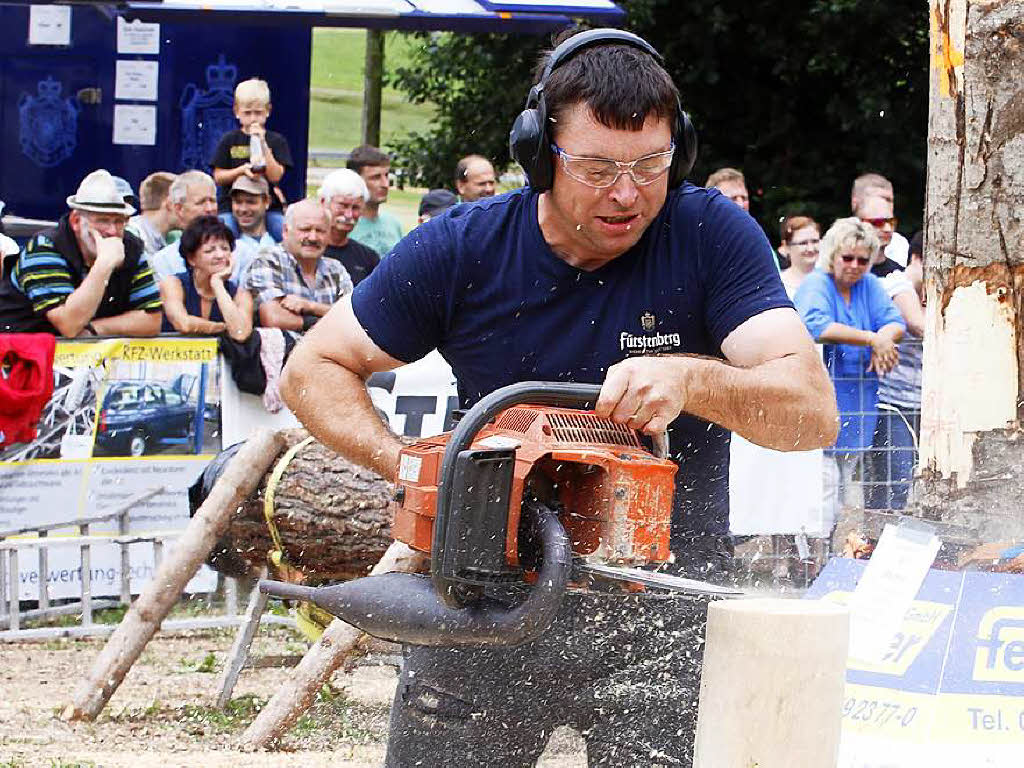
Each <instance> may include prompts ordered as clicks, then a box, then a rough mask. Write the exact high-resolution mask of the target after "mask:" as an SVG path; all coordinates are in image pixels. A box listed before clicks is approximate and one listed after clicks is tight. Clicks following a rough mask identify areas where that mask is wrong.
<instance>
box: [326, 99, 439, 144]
mask: <svg viewBox="0 0 1024 768" xmlns="http://www.w3.org/2000/svg"><path fill="white" fill-rule="evenodd" d="M362 109H363V92H362V90H359V91H357V92H346V93H332V94H330V95H329V96H322V95H319V94H317V93H314V94H313V96H312V98H311V99H310V104H309V146H310V147H312V148H327V149H343V150H349V149H352V148H353V147H355V146H358V145H359V143H360V140H361V133H360V131H361V126H362ZM433 119H434V109H433V107H430V106H424V105H422V104H410V103H408V102H406V101H404V100H403V99H402V97H401V96H397V95H389V94H387V93H385V94H384V97H383V101H382V103H381V116H380V137H381V143H382V144H384V145H385V146H386V145H388V144H390V143H391V142H392V141H394V140H395V139H397V138H398V137H400V136H404V135H406V134H408V133H412V132H423V131H424V130H426V128H427V127H428V126H429V125H430V123H431V122H432V121H433Z"/></svg>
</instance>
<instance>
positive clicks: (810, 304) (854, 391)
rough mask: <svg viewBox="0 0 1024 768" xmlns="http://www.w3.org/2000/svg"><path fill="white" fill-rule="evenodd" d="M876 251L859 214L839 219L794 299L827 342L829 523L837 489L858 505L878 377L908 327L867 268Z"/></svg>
mask: <svg viewBox="0 0 1024 768" xmlns="http://www.w3.org/2000/svg"><path fill="white" fill-rule="evenodd" d="M879 249H880V243H879V239H878V235H877V234H876V233H875V229H874V227H872V226H871V225H870V224H867V223H865V222H863V221H861V220H860V219H858V218H856V217H850V218H846V219H839V220H838V221H836V222H835V223H834V224H833V225H832V226H831V227H830V228H829V230H828V232H826V233H825V236H824V237H823V238H822V240H821V247H820V253H819V255H818V267H817V269H815V270H814V272H812V273H811V274H810V275H808V276H807V278H806V279H804V281H803V283H802V284H801V286H800V289H799V290H798V291H797V293H796V296H795V298H794V300H793V303H794V304H795V305H796V308H797V311H798V312H799V313H800V317H801V318H802V319H803V321H804V324H805V325H806V326H807V330H808V331H810V333H811V336H812V337H814V339H815V341H817V342H819V343H821V344H824V345H825V365H826V367H827V368H828V371H829V374H830V375H831V377H832V381H833V383H834V384H835V388H836V400H837V401H838V404H839V417H840V425H839V437H838V439H837V440H836V444H835V446H834V447H833V448H832V449H830V450H829V451H828V454H830V456H829V455H827V456H826V461H825V506H826V509H825V514H826V515H828V514H829V512H830V510H831V513H832V515H833V524H834V522H835V519H836V517H837V516H838V513H839V505H840V494H842V502H843V503H844V504H846V505H847V506H853V507H862V506H863V494H862V487H861V486H859V485H858V486H855V485H853V482H852V481H853V477H854V474H855V472H856V470H857V468H858V466H859V465H860V463H861V459H862V457H863V455H864V453H865V451H867V450H870V448H871V441H872V436H873V435H874V431H875V421H876V419H877V410H876V407H877V404H878V377H879V376H884V375H885V374H887V373H888V372H889V371H891V370H892V368H893V367H894V366H895V365H896V363H897V362H898V360H899V354H898V352H897V350H896V344H897V343H898V342H899V341H900V339H902V338H903V333H904V330H905V327H906V326H905V325H904V323H903V318H902V317H901V316H900V312H899V310H898V309H897V308H896V305H895V304H893V302H892V300H891V299H890V298H889V295H888V293H887V292H886V290H885V287H884V286H883V285H882V281H881V280H880V279H879V278H878V277H876V276H875V275H873V274H871V273H870V271H869V270H870V267H871V264H872V262H873V261H874V259H875V257H876V256H877V255H878V252H879ZM830 458H831V460H830Z"/></svg>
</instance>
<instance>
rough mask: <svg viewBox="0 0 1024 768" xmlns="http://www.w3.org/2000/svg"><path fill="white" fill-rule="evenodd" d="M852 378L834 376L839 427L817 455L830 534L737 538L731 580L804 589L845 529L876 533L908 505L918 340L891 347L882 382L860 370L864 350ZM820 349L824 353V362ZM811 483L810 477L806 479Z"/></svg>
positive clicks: (838, 548)
mask: <svg viewBox="0 0 1024 768" xmlns="http://www.w3.org/2000/svg"><path fill="white" fill-rule="evenodd" d="M863 349H864V353H863V360H862V361H861V362H862V363H863V364H862V365H859V366H858V368H859V370H856V369H855V370H856V374H855V375H850V376H842V375H840V376H836V375H835V374H834V371H835V370H836V367H835V365H834V363H835V361H834V360H833V361H832V363H833V365H832V366H830V369H829V370H830V373H832V374H833V375H832V381H833V383H834V384H835V386H836V394H837V399H838V401H839V417H840V423H841V431H840V440H839V443H838V444H837V448H836V449H833V450H832V451H827V452H826V453H825V455H824V457H823V468H824V472H823V475H824V476H823V477H822V478H821V488H822V497H823V498H822V503H823V505H824V517H825V518H826V520H828V519H831V521H832V526H831V527H832V531H833V534H836V533H838V535H833V536H829V537H826V538H819V539H815V538H810V537H807V536H804V535H802V534H801V535H792V534H785V535H783V534H777V535H771V536H767V535H766V536H755V537H740V538H739V539H738V541H737V555H738V561H739V562H738V564H737V565H738V570H739V577H740V578H741V579H744V580H747V581H758V580H759V579H761V578H771V579H774V580H776V581H786V582H790V583H793V584H794V585H796V586H798V587H801V586H807V585H808V584H809V583H810V582H811V581H813V579H814V577H815V576H816V575H817V572H818V570H819V568H820V567H821V566H823V565H824V564H825V562H826V561H827V559H828V557H829V556H830V555H832V554H840V553H841V552H842V549H843V546H844V541H843V539H844V537H845V534H846V532H847V531H848V530H850V529H858V530H861V532H863V533H864V534H865V535H867V536H869V537H873V536H876V535H877V531H878V530H879V529H880V527H881V525H882V524H884V521H886V520H888V519H892V516H896V515H900V514H903V512H904V510H906V509H907V508H908V507H910V506H912V505H913V501H914V498H913V494H914V487H913V486H914V474H915V472H916V471H917V464H918V454H919V450H918V439H919V435H920V423H921V411H920V397H921V367H920V363H921V356H922V351H923V349H922V341H921V339H919V338H916V337H909V338H908V339H907V340H906V341H903V342H901V343H900V345H899V351H900V364H899V365H898V366H897V368H896V369H894V370H893V371H892V372H890V373H889V374H888V375H887V376H884V377H878V376H876V375H874V374H873V373H868V372H867V371H866V368H867V361H868V359H869V358H870V349H868V348H863ZM827 356H828V350H827V348H826V358H827ZM808 481H809V482H817V478H808Z"/></svg>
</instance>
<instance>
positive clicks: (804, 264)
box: [779, 216, 821, 298]
mask: <svg viewBox="0 0 1024 768" xmlns="http://www.w3.org/2000/svg"><path fill="white" fill-rule="evenodd" d="M779 234H780V235H781V241H782V242H781V244H780V245H779V253H781V254H782V255H783V256H784V257H785V258H786V259H787V260H788V261H789V266H788V267H786V268H785V269H784V270H782V284H783V285H784V286H785V287H786V293H788V294H789V298H793V297H794V296H795V295H796V292H797V289H798V288H799V287H800V284H801V283H802V282H803V281H804V278H806V277H807V276H808V275H809V274H811V272H813V271H814V267H815V265H816V264H817V263H818V246H819V245H820V244H821V227H819V226H818V222H816V221H815V220H814V219H812V218H811V217H810V216H787V217H786V218H784V219H783V220H782V224H781V226H780V227H779Z"/></svg>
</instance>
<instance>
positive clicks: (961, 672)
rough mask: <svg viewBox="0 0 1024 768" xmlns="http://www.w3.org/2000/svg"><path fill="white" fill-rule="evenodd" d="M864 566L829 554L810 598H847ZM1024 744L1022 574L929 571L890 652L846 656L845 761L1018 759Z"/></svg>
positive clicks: (899, 764) (999, 762)
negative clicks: (871, 659)
mask: <svg viewBox="0 0 1024 768" xmlns="http://www.w3.org/2000/svg"><path fill="white" fill-rule="evenodd" d="M866 566H867V563H866V562H864V561H860V560H845V559H835V560H833V561H831V562H830V563H829V565H828V567H827V568H826V569H825V570H824V571H823V572H822V574H821V576H820V577H819V578H818V579H817V580H816V581H815V583H814V585H813V586H812V587H811V589H810V590H809V591H808V593H807V597H808V598H820V599H823V600H829V601H833V602H838V603H842V604H846V603H848V601H849V598H850V596H851V595H852V593H853V590H854V588H855V587H856V585H857V582H858V581H859V579H860V577H861V574H863V572H864V569H865V567H866ZM1022 746H1024V577H1022V576H1016V575H1012V574H994V573H980V572H967V573H960V572H952V571H935V570H933V571H929V572H928V575H927V577H926V578H925V580H924V583H923V584H922V586H921V589H920V590H919V591H918V594H917V597H916V599H915V601H914V603H913V605H912V606H911V608H910V609H909V610H908V611H907V614H906V615H905V617H904V619H903V624H902V626H901V627H899V629H898V631H896V632H895V633H894V635H893V637H892V640H891V642H890V645H889V648H888V650H887V651H886V653H885V655H884V656H883V658H882V659H881V660H880V661H878V662H875V663H866V662H863V661H861V660H857V659H852V658H851V659H850V660H849V661H848V664H847V675H846V698H845V701H844V705H843V742H842V748H841V751H840V766H842V768H868V767H870V766H882V765H885V766H889V767H890V768H903V767H904V766H906V767H907V768H910V766H914V768H916V767H917V766H921V765H929V766H946V765H948V766H972V767H973V766H1004V765H1005V766H1010V765H1014V766H1019V765H1021V757H1020V748H1021V747H1022ZM883 756H884V757H883Z"/></svg>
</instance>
